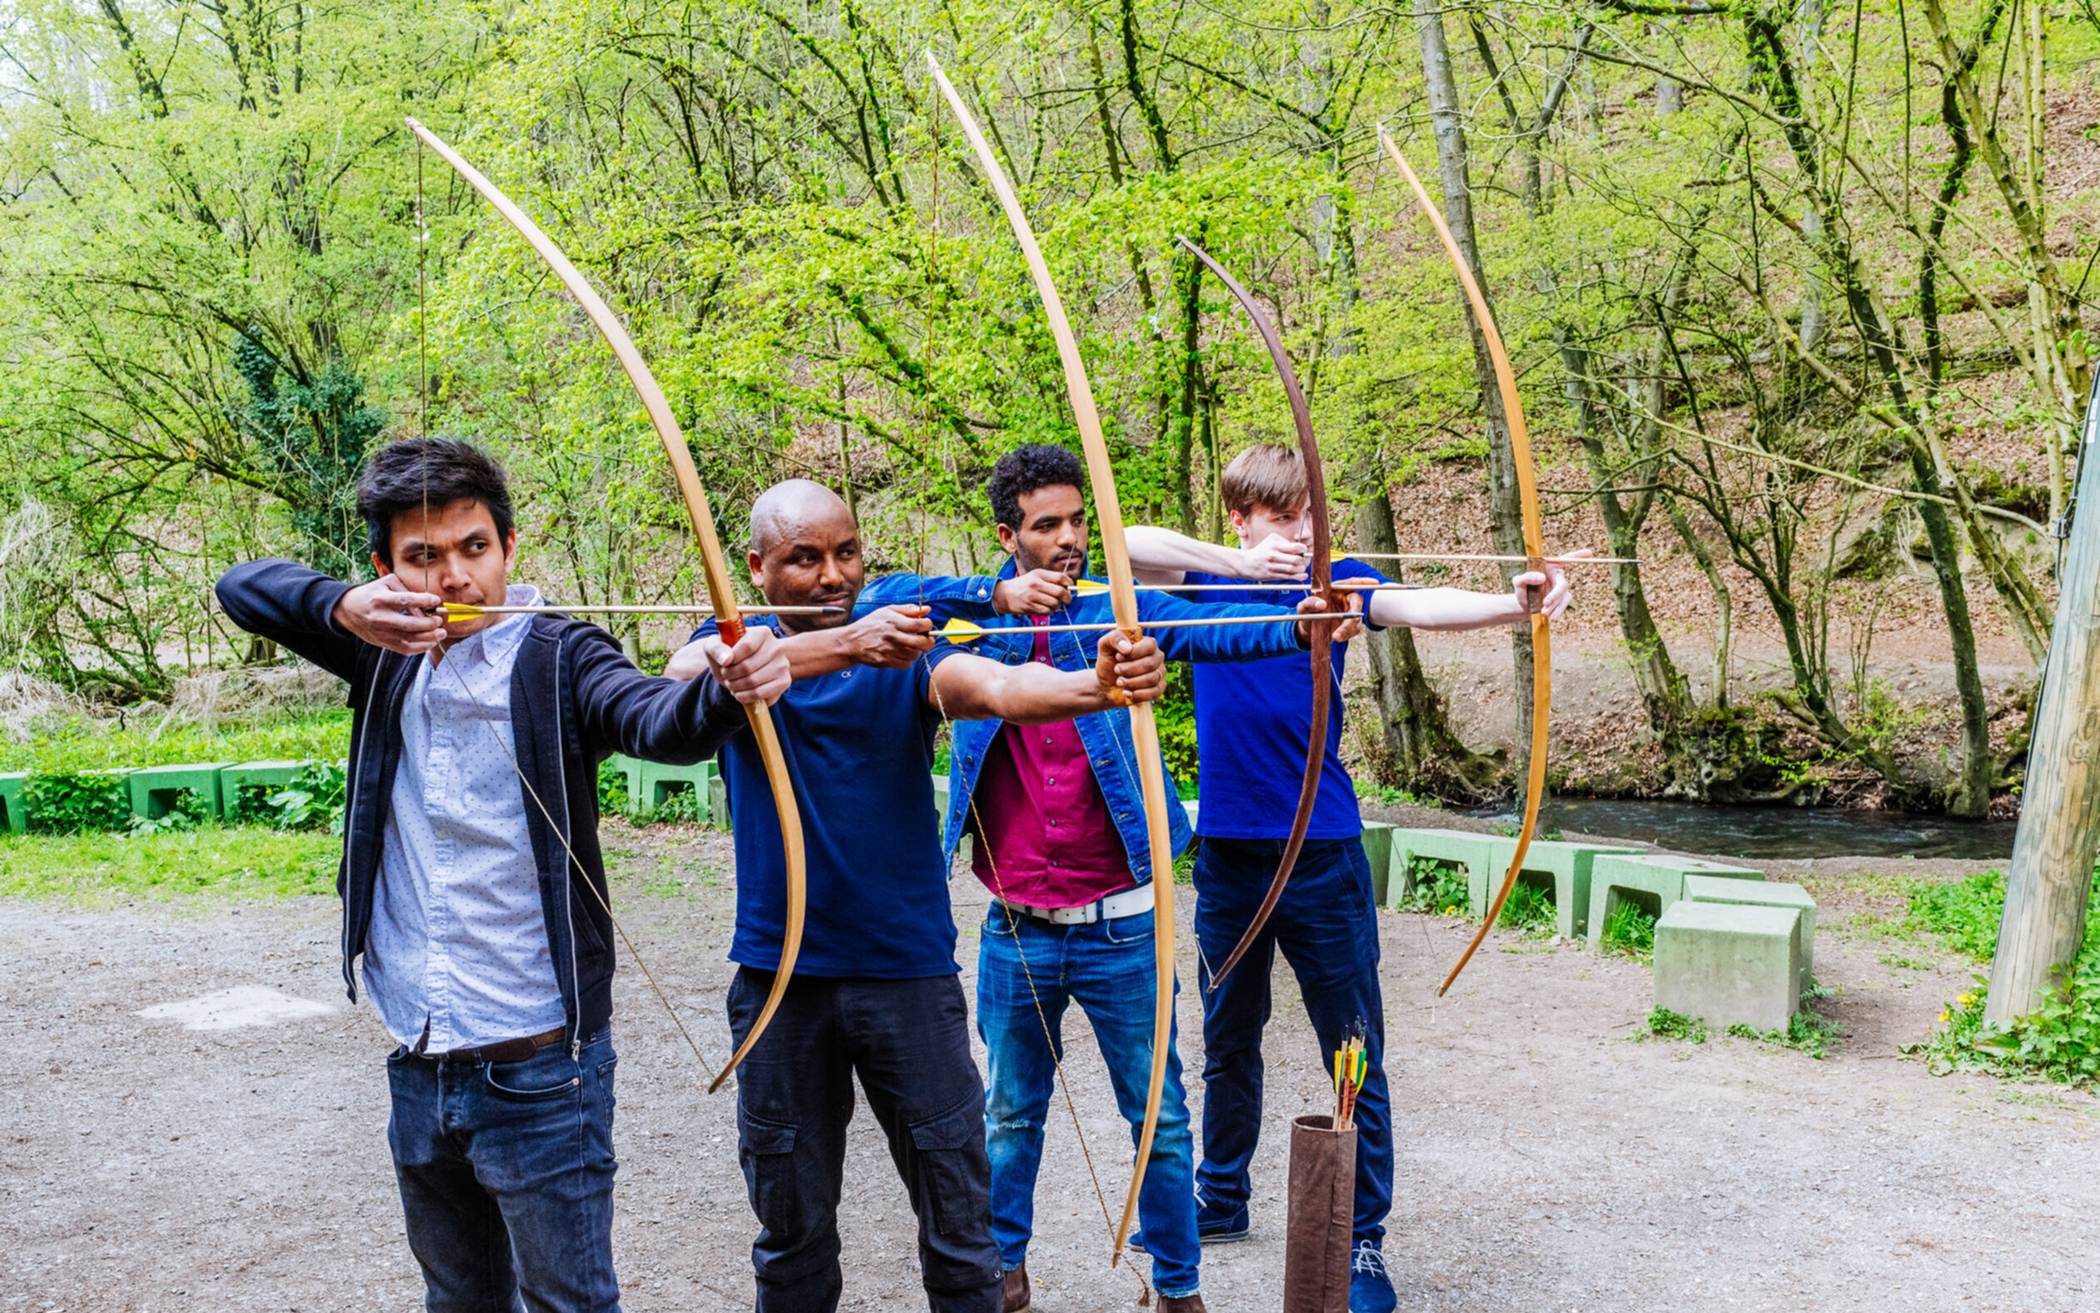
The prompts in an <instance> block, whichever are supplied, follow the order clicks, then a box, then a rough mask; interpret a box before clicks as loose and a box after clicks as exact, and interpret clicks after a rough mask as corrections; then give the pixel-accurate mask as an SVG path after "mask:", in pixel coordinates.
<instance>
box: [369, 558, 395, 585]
mask: <svg viewBox="0 0 2100 1313" xmlns="http://www.w3.org/2000/svg"><path fill="white" fill-rule="evenodd" d="M372 569H373V570H374V571H375V572H377V574H378V577H379V578H381V579H384V578H386V577H387V576H388V575H390V574H392V573H393V572H394V567H393V566H391V565H388V564H387V563H386V562H385V561H382V560H380V559H379V553H378V552H374V553H372Z"/></svg>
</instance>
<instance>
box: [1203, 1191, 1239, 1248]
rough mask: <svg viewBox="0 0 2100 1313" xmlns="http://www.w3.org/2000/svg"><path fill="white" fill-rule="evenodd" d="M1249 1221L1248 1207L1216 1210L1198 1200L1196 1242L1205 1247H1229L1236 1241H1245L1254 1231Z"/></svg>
mask: <svg viewBox="0 0 2100 1313" xmlns="http://www.w3.org/2000/svg"><path fill="white" fill-rule="evenodd" d="M1252 1229H1253V1228H1252V1225H1251V1224H1250V1222H1249V1220H1248V1208H1247V1205H1245V1204H1241V1205H1240V1206H1239V1207H1237V1208H1215V1207H1212V1206H1211V1205H1210V1204H1207V1203H1205V1202H1203V1200H1202V1198H1201V1197H1200V1196H1199V1197H1198V1198H1197V1200H1196V1241H1197V1243H1198V1244H1205V1245H1229V1244H1231V1243H1232V1242H1233V1241H1235V1240H1245V1239H1246V1238H1247V1233H1248V1231H1250V1230H1252Z"/></svg>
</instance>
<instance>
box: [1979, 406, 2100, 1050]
mask: <svg viewBox="0 0 2100 1313" xmlns="http://www.w3.org/2000/svg"><path fill="white" fill-rule="evenodd" d="M2084 438H2085V444H2086V446H2087V447H2088V448H2090V447H2091V446H2092V444H2093V443H2094V442H2095V441H2096V440H2100V413H2096V408H2095V406H2094V405H2093V403H2092V402H2091V401H2089V402H2088V403H2087V407H2086V422H2085V434H2084ZM2080 464H2081V468H2080V470H2079V474H2078V486H2077V487H2076V488H2074V489H2072V496H2073V498H2074V499H2076V501H2079V502H2083V503H2084V505H2085V507H2086V513H2087V514H2088V515H2091V514H2092V513H2093V508H2095V507H2100V460H2091V459H2087V460H2084V461H2081V462H2080ZM2096 766H2100V536H2096V535H2094V534H2092V533H2084V534H2079V535H2077V536H2076V537H2074V538H2072V540H2071V544H2070V548H2069V551H2068V553H2067V555H2066V556H2065V559H2064V569H2063V579H2062V591H2061V592H2060V593H2059V594H2058V597H2057V603H2056V626H2055V629H2054V630H2053V631H2052V632H2051V634H2050V639H2049V660H2048V664H2047V665H2046V666H2045V667H2044V668H2043V674H2042V688H2041V696H2040V697H2039V698H2038V699H2037V705H2036V707H2035V717H2034V742H2033V744H2032V745H2031V746H2030V747H2029V748H2028V751H2027V789H2026V797H2025V799H2024V800H2023V802H2022V804H2021V807H2020V829H2019V833H2018V835H2017V836H2015V838H2014V840H2013V858H2012V870H2011V872H2010V873H2009V874H2008V875H2007V877H2006V882H2005V914H2004V916H2003V918H2002V919H2001V920H2000V921H1999V922H1998V955H1997V958H1996V959H1995V960H1994V961H1993V962H1992V963H1991V987H1990V997H1989V999H1988V1001H1987V1002H1986V1003H1985V1004H1984V1019H1985V1020H1986V1021H1989V1022H1990V1023H1991V1024H1993V1025H2003V1024H2005V1023H2006V1022H2008V1021H2011V1020H2013V1019H2014V1018H2016V1017H2021V1016H2025V1015H2026V1014H2027V1013H2029V1012H2032V1011H2034V1010H2035V1008H2036V1007H2037V1006H2039V1005H2040V1004H2041V1002H2042V1000H2043V998H2044V997H2045V996H2046V995H2047V993H2048V991H2049V990H2050V988H2051V987H2052V986H2054V985H2056V984H2057V983H2058V980H2059V978H2060V973H2061V971H2062V969H2063V968H2064V967H2065V966H2067V965H2069V964H2070V962H2071V960H2072V959H2073V958H2075V957H2077V956H2078V950H2079V947H2080V945H2082V944H2083V943H2084V942H2085V915H2086V906H2087V902H2088V900H2089V899H2090V898H2091V896H2092V887H2093V856H2094V849H2095V848H2096V846H2100V769H2096Z"/></svg>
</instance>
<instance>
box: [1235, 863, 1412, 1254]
mask: <svg viewBox="0 0 2100 1313" xmlns="http://www.w3.org/2000/svg"><path fill="white" fill-rule="evenodd" d="M1282 853H1283V844H1282V842H1281V841H1280V840H1266V839H1260V840H1247V839H1205V840H1204V841H1203V848H1202V851H1201V852H1199V853H1198V854H1197V856H1196V939H1197V942H1198V943H1200V944H1201V945H1202V946H1203V959H1204V966H1205V968H1206V969H1205V970H1204V972H1203V973H1202V975H1201V977H1200V978H1201V979H1202V981H1203V986H1204V988H1203V1046H1204V1059H1205V1060H1204V1064H1203V1093H1204V1098H1203V1163H1202V1165H1201V1166H1199V1167H1198V1168H1197V1169H1196V1189H1197V1191H1198V1193H1199V1194H1200V1195H1201V1196H1202V1199H1203V1205H1204V1208H1205V1209H1206V1210H1207V1211H1211V1212H1217V1211H1230V1210H1232V1209H1236V1208H1242V1207H1245V1206H1246V1204H1247V1201H1248V1198H1249V1197H1250V1195H1251V1193H1252V1190H1253V1182H1252V1179H1251V1176H1250V1170H1249V1169H1250V1167H1251V1165H1252V1163H1253V1161H1254V1146H1255V1142H1256V1140H1257V1139H1258V1137H1259V1136H1260V1134H1261V1084H1262V1056H1261V1032H1262V1027H1263V1026H1265V1025H1267V1024H1268V1021H1269V1011H1270V994H1269V973H1270V969H1271V967H1272V966H1273V965H1274V963H1275V961H1276V950H1277V949H1278V948H1281V949H1282V950H1283V956H1284V960H1285V961H1287V962H1289V963H1290V964H1291V971H1292V972H1293V973H1294V974H1296V976H1297V977H1298V990H1299V992H1300V993H1301V994H1303V995H1304V996H1305V1012H1306V1015H1307V1016H1308V1017H1309V1018H1310V1019H1311V1021H1312V1026H1313V1033H1314V1034H1315V1035H1316V1036H1318V1037H1319V1044H1320V1048H1319V1052H1317V1053H1315V1054H1313V1055H1312V1056H1313V1057H1314V1058H1315V1059H1316V1060H1317V1064H1318V1069H1319V1070H1321V1071H1326V1072H1332V1071H1333V1070H1334V1051H1335V1050H1336V1049H1338V1048H1340V1047H1342V1045H1343V1043H1344V1042H1346V1041H1347V1039H1348V1037H1349V1034H1350V1032H1351V1031H1352V1030H1353V1029H1356V1028H1358V1027H1361V1028H1362V1030H1363V1032H1364V1036H1365V1049H1366V1055H1367V1056H1368V1058H1369V1060H1370V1075H1369V1076H1368V1077H1367V1078H1366V1079H1365V1081H1364V1088H1363V1092H1362V1094H1360V1095H1359V1096H1358V1097H1357V1102H1356V1228H1355V1229H1356V1239H1357V1240H1359V1241H1363V1240H1370V1241H1374V1242H1375V1241H1379V1240H1382V1239H1383V1238H1384V1236H1385V1217H1386V1214H1387V1213H1388V1212H1390V1211H1391V1210H1392V1206H1393V1129H1392V1112H1391V1108H1390V1106H1389V1104H1388V1101H1387V1097H1386V1084H1385V1005H1384V1002H1383V1001H1382V999H1381V997H1380V994H1379V988H1378V917H1377V909H1376V907H1375V906H1374V904H1373V902H1372V899H1371V864H1370V862H1369V861H1368V860H1366V858H1365V857H1364V846H1363V841H1362V840H1360V839H1310V840H1307V841H1306V844H1305V849H1304V851H1303V852H1301V853H1300V854H1299V855H1298V865H1297V866H1296V868H1294V869H1293V871H1292V873H1291V878H1290V883H1288V884H1286V885H1285V886H1284V889H1283V898H1282V900H1281V901H1279V902H1278V903H1277V904H1276V911H1275V913H1274V914H1273V915H1271V916H1270V918H1269V923H1268V925H1267V926H1265V927H1264V928H1263V929H1262V933H1261V938H1259V939H1257V940H1255V941H1254V943H1253V945H1252V946H1250V947H1249V948H1248V950H1247V956H1246V957H1245V958H1243V959H1241V961H1240V964H1239V965H1238V966H1236V967H1234V968H1233V969H1232V974H1230V975H1228V976H1226V977H1225V980H1224V983H1223V984H1221V985H1220V986H1219V987H1218V988H1217V989H1216V990H1212V989H1211V988H1210V980H1209V973H1208V970H1207V968H1208V965H1209V964H1210V963H1214V962H1222V961H1224V960H1225V955H1226V954H1227V953H1230V952H1231V951H1232V946H1233V945H1234V944H1236V943H1238V942H1239V938H1240V935H1241V934H1242V933H1243V932H1244V931H1245V930H1246V928H1247V926H1248V923H1249V922H1251V921H1252V920H1253V919H1254V913H1255V910H1256V909H1257V908H1259V907H1260V906H1261V900H1262V895H1263V894H1265V893H1267V892H1268V889H1269V881H1270V880H1271V879H1272V878H1273V877H1274V876H1275V874H1276V862H1277V859H1278V858H1279V857H1280V856H1281V855H1282ZM1329 1111H1332V1110H1331V1109H1329Z"/></svg>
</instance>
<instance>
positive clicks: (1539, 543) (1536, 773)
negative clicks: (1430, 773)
mask: <svg viewBox="0 0 2100 1313" xmlns="http://www.w3.org/2000/svg"><path fill="white" fill-rule="evenodd" d="M1378 141H1379V144H1381V145H1382V146H1384V147H1385V153H1386V154H1387V155H1390V156H1391V157H1392V160H1393V163H1394V164H1396V165H1398V166H1399V168H1400V174H1401V176H1402V177H1404V178H1406V179H1407V185H1408V187H1409V189H1411V190H1412V191H1413V192H1414V194H1415V201H1416V202H1417V203H1418V204H1419V205H1420V206H1421V208H1422V213H1423V215H1424V216H1425V217H1426V218H1427V219H1428V220H1429V223H1430V226H1431V227H1433V228H1435V229H1436V235H1437V239H1438V240H1439V241H1441V242H1442V243H1443V245H1444V254H1445V255H1447V256H1449V257H1450V259H1451V267H1452V269H1453V270H1454V271H1456V273H1457V274H1458V281H1459V285H1460V286H1462V287H1463V288H1464V289H1465V293H1466V305H1467V307H1468V308H1469V309H1470V310H1471V311H1472V313H1473V322H1474V323H1475V324H1476V325H1478V326H1479V328H1480V336H1481V338H1482V340H1483V341H1484V342H1485V343H1486V345H1487V353H1488V360H1489V361H1490V362H1491V363H1492V364H1493V366H1494V370H1495V390H1496V391H1497V392H1498V393H1500V394H1501V397H1502V413H1503V415H1504V417H1505V418H1506V419H1507V420H1508V422H1509V451H1510V463H1511V464H1512V465H1514V466H1515V467H1516V476H1517V499H1518V502H1519V505H1520V507H1521V509H1522V514H1523V521H1524V559H1525V568H1526V569H1529V570H1536V571H1538V572H1540V573H1544V572H1545V569H1546V537H1545V533H1544V530H1543V529H1542V527H1541V518H1540V515H1539V489H1538V473H1537V470H1536V468H1535V467H1534V465H1533V464H1532V458H1531V431H1530V429H1529V428H1528V427H1527V426H1526V425H1525V423H1524V405H1523V403H1522V402H1521V401H1519V400H1518V398H1517V375H1516V371H1515V370H1513V369H1511V368H1510V365H1509V352H1508V351H1507V350H1505V349H1504V348H1503V345H1502V334H1501V333H1500V332H1499V331H1497V330H1496V328H1495V316H1494V313H1493V312H1492V311H1490V310H1489V309H1488V303H1487V296H1486V295H1485V294H1484V293H1482V292H1481V290H1480V281H1479V280H1478V279H1476V278H1475V277H1474V276H1473V266H1472V265H1471V264H1469V263H1468V262H1467V261H1466V257H1465V254H1464V253H1463V252H1462V251H1460V250H1459V249H1458V239H1457V238H1456V237H1454V236H1452V235H1451V225H1450V224H1448V223H1446V222H1444V214H1443V211H1441V210H1439V209H1437V207H1436V202H1435V201H1432V200H1430V199H1429V190H1428V189H1427V188H1425V187H1424V186H1423V185H1422V180H1421V179H1420V178H1418V177H1416V176H1415V171H1414V170H1413V169H1412V168H1409V167H1408V163H1407V158H1406V157H1405V156H1403V155H1402V154H1401V153H1400V148H1399V147H1398V146H1396V145H1394V144H1393V139H1392V137H1391V136H1389V135H1387V133H1386V130H1385V129H1384V128H1383V127H1381V128H1379V129H1378ZM1552 701H1553V656H1552V648H1551V647H1550V645H1549V639H1548V637H1547V629H1546V616H1545V613H1544V612H1543V611H1533V612H1532V613H1531V758H1530V762H1529V769H1528V771H1527V772H1526V776H1525V781H1524V822H1523V824H1522V825H1521V826H1519V827H1518V829H1517V850H1516V852H1515V853H1514V854H1513V855H1512V856H1511V857H1510V859H1509V871H1508V873H1507V874H1505V875H1504V876H1503V877H1502V885H1501V888H1499V889H1497V890H1496V891H1495V898H1494V901H1493V902H1492V903H1490V904H1489V905H1488V909H1487V916H1486V917H1485V918H1483V919H1482V920H1481V922H1480V929H1478V930H1476V931H1474V932H1473V938H1472V941H1471V942H1470V943H1468V944H1467V945H1466V951H1465V952H1464V953H1462V954H1460V955H1459V959H1458V963H1457V965H1455V966H1453V967H1452V968H1451V974H1450V975H1447V976H1445V977H1444V983H1443V984H1442V985H1440V986H1438V988H1437V991H1436V992H1437V994H1438V995H1439V996H1441V995H1443V994H1444V993H1446V992H1447V991H1449V990H1450V988H1451V985H1452V983H1453V982H1454V981H1456V980H1457V979H1458V973H1459V972H1461V971H1464V970H1465V969H1466V963H1468V962H1470V961H1472V960H1473V954H1474V953H1475V952H1477V951H1479V948H1480V945H1481V942H1482V941H1483V940H1485V939H1486V938H1487V933H1488V930H1489V929H1490V928H1491V927H1492V926H1493V925H1494V924H1495V918H1496V917H1498V916H1500V915H1502V904H1503V903H1505V902H1507V901H1508V900H1509V891H1510V890H1512V889H1514V888H1516V884H1517V876H1518V875H1520V874H1522V872H1523V870H1524V854H1525V853H1526V852H1528V851H1529V850H1530V848H1531V836H1532V834H1533V833H1534V832H1535V831H1536V830H1537V829H1538V824H1539V802H1540V799H1541V798H1542V797H1543V796H1544V794H1545V792H1546V730H1547V717H1548V711H1549V708H1550V707H1551V705H1552Z"/></svg>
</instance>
